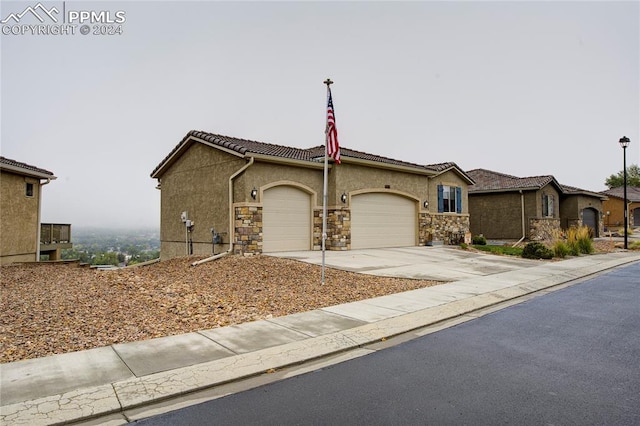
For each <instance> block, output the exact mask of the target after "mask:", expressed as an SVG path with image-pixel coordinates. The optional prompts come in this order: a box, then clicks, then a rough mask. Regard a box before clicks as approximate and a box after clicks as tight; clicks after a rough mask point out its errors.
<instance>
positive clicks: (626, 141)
mask: <svg viewBox="0 0 640 426" xmlns="http://www.w3.org/2000/svg"><path fill="white" fill-rule="evenodd" d="M619 142H620V146H621V147H622V164H623V168H622V175H623V176H624V178H623V187H624V189H623V194H624V204H623V206H624V249H625V250H627V248H628V247H627V228H628V227H629V217H628V216H629V214H628V211H629V209H628V208H627V147H628V146H629V143H631V140H630V139H629V138H628V137H626V136H623V137H621V138H620V141H619Z"/></svg>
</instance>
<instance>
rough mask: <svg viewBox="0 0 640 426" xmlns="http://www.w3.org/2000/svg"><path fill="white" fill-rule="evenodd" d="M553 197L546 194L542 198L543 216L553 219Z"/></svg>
mask: <svg viewBox="0 0 640 426" xmlns="http://www.w3.org/2000/svg"><path fill="white" fill-rule="evenodd" d="M553 204H554V201H553V195H547V194H544V195H543V196H542V216H544V217H553V207H554V206H553Z"/></svg>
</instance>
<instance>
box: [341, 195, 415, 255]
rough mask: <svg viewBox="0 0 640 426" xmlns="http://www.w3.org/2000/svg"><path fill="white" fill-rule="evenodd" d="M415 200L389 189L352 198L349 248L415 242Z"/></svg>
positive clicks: (395, 245) (401, 245) (409, 244)
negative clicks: (384, 191)
mask: <svg viewBox="0 0 640 426" xmlns="http://www.w3.org/2000/svg"><path fill="white" fill-rule="evenodd" d="M417 222H418V221H417V218H416V201H414V200H411V199H409V198H405V197H402V196H399V195H395V194H389V193H368V194H360V195H354V196H353V197H352V198H351V248H352V249H362V248H382V247H409V246H415V245H416V235H417V233H416V227H417Z"/></svg>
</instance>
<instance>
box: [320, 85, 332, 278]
mask: <svg viewBox="0 0 640 426" xmlns="http://www.w3.org/2000/svg"><path fill="white" fill-rule="evenodd" d="M324 84H326V85H327V100H328V99H329V91H330V90H331V88H330V86H331V85H332V84H333V81H331V79H330V78H327V79H326V80H325V81H324ZM326 104H327V102H325V105H326ZM327 121H328V120H327ZM327 126H328V123H327ZM327 126H325V130H324V133H325V135H324V179H323V187H322V285H324V265H325V250H326V240H327V187H328V186H329V185H328V179H327V170H328V169H329V159H328V154H327V137H328V135H327Z"/></svg>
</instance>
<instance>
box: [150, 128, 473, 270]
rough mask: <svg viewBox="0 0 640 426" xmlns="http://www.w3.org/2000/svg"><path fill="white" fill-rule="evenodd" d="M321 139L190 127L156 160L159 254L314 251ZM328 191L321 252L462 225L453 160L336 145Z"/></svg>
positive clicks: (459, 176) (462, 185) (425, 240)
mask: <svg viewBox="0 0 640 426" xmlns="http://www.w3.org/2000/svg"><path fill="white" fill-rule="evenodd" d="M323 160H324V147H323V146H319V147H315V148H310V149H299V148H293V147H286V146H280V145H273V144H268V143H263V142H256V141H249V140H244V139H238V138H233V137H228V136H222V135H216V134H211V133H206V132H199V131H191V132H189V133H187V135H186V136H185V137H184V138H183V139H182V141H181V142H180V143H179V144H178V145H177V146H176V147H175V148H174V149H173V150H172V151H171V152H170V153H169V155H168V156H167V157H166V158H165V159H164V160H163V161H162V162H161V163H160V164H159V165H158V166H157V167H156V168H155V170H154V171H153V172H152V173H151V177H152V178H154V179H157V180H158V189H160V191H161V202H160V204H161V208H160V210H161V213H160V217H161V226H160V240H161V248H160V251H161V258H162V259H168V258H172V257H176V256H184V255H187V254H198V255H208V254H212V252H213V250H214V247H213V243H214V242H215V243H216V245H215V250H216V252H220V251H223V250H227V251H232V252H234V253H236V254H258V253H269V252H278V251H294V250H320V249H321V247H322V205H323V203H322V195H323ZM341 160H342V163H341V164H339V165H336V164H333V163H331V164H330V165H329V167H330V168H329V172H328V192H327V212H328V214H327V240H326V248H327V250H350V249H356V248H374V247H403V246H416V245H426V244H429V243H431V242H433V241H443V242H449V241H453V240H457V239H459V238H460V236H461V235H464V234H465V233H466V232H468V229H469V211H468V206H467V194H468V190H467V187H468V185H469V184H471V183H473V181H472V180H471V179H470V178H469V177H468V176H467V175H466V174H465V173H464V171H462V170H461V169H460V168H459V167H458V166H456V165H455V164H454V163H443V164H435V165H426V166H423V165H418V164H412V163H408V162H404V161H398V160H393V159H390V158H385V157H380V156H377V155H373V154H368V153H364V152H359V151H354V150H350V149H348V148H344V147H343V148H341Z"/></svg>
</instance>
